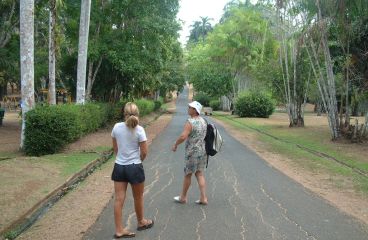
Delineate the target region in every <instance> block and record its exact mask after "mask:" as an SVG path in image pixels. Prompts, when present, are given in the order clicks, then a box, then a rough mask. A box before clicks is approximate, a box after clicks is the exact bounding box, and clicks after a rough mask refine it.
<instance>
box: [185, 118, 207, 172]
mask: <svg viewBox="0 0 368 240" xmlns="http://www.w3.org/2000/svg"><path fill="white" fill-rule="evenodd" d="M187 121H188V122H189V123H190V125H192V131H191V133H190V134H189V136H188V138H187V141H186V143H185V167H184V173H185V175H187V174H189V173H196V172H197V171H203V170H204V168H205V166H206V148H205V143H204V138H205V136H206V132H207V123H206V121H205V120H204V119H203V118H201V117H196V118H189V119H188V120H187Z"/></svg>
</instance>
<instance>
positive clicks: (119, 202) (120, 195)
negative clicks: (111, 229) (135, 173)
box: [114, 182, 128, 236]
mask: <svg viewBox="0 0 368 240" xmlns="http://www.w3.org/2000/svg"><path fill="white" fill-rule="evenodd" d="M127 186H128V183H127V182H114V189H115V201H114V217H115V234H116V235H118V236H120V235H122V234H124V233H126V232H127V231H126V230H124V228H123V221H122V215H123V213H122V210H123V206H124V201H125V196H126V190H127Z"/></svg>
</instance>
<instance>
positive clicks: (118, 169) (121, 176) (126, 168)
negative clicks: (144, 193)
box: [111, 163, 146, 184]
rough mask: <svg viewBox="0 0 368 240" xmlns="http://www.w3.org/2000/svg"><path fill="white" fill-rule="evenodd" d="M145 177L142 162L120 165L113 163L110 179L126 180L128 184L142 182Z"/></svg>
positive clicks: (116, 180)
mask: <svg viewBox="0 0 368 240" xmlns="http://www.w3.org/2000/svg"><path fill="white" fill-rule="evenodd" d="M145 179H146V177H145V175H144V169H143V165H142V164H134V163H133V164H130V165H120V164H117V163H115V165H114V170H113V171H112V174H111V180H113V181H115V182H128V183H130V184H137V183H142V182H144V180H145Z"/></svg>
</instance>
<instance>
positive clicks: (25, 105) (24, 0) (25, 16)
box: [20, 0, 35, 148]
mask: <svg viewBox="0 0 368 240" xmlns="http://www.w3.org/2000/svg"><path fill="white" fill-rule="evenodd" d="M20 73H21V91H22V133H21V144H20V147H21V148H23V145H24V131H25V126H26V124H25V123H26V119H25V116H26V114H27V112H28V111H29V110H31V109H32V108H33V107H34V105H35V100H34V0H21V1H20Z"/></svg>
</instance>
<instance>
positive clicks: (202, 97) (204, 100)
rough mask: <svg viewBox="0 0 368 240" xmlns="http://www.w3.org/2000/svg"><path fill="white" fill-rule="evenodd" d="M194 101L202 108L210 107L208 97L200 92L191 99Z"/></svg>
mask: <svg viewBox="0 0 368 240" xmlns="http://www.w3.org/2000/svg"><path fill="white" fill-rule="evenodd" d="M193 100H194V101H197V102H199V103H200V104H202V105H203V107H209V106H210V97H209V96H208V95H207V94H205V93H202V92H199V93H197V94H196V95H195V96H194V97H193Z"/></svg>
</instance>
